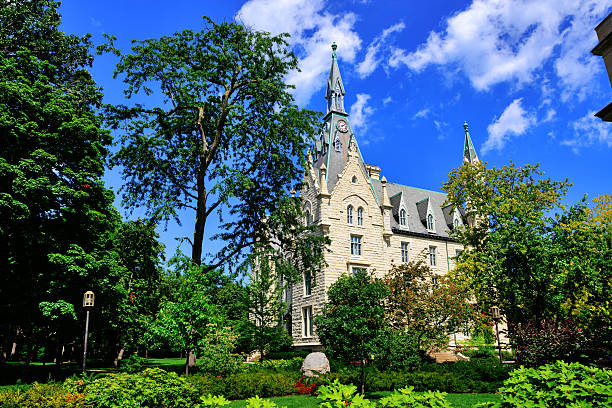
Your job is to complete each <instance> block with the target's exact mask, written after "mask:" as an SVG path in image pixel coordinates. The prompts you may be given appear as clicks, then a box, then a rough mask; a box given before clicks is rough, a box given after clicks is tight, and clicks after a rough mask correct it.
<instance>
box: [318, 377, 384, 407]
mask: <svg viewBox="0 0 612 408" xmlns="http://www.w3.org/2000/svg"><path fill="white" fill-rule="evenodd" d="M317 398H319V399H320V400H321V402H320V403H319V405H320V406H321V407H322V408H344V407H355V408H374V407H375V406H376V404H374V403H372V402H370V400H368V399H366V398H365V397H364V396H363V395H361V394H357V387H355V386H354V385H352V384H350V385H343V384H340V383H339V382H338V381H337V380H336V381H334V382H333V383H331V384H329V385H324V386H322V387H320V388H319V395H318V396H317Z"/></svg>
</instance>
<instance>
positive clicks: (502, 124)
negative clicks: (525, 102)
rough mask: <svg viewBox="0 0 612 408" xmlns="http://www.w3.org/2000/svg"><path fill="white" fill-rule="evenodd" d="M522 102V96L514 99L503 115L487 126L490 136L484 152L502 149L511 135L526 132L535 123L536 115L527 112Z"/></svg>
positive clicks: (483, 148)
mask: <svg viewBox="0 0 612 408" xmlns="http://www.w3.org/2000/svg"><path fill="white" fill-rule="evenodd" d="M521 102H522V99H521V98H519V99H515V100H514V101H512V103H511V104H510V105H508V106H507V107H506V109H504V112H503V113H502V114H501V116H500V117H499V118H497V119H494V120H493V122H492V123H491V124H490V125H489V126H488V127H487V132H488V133H489V136H488V137H487V140H486V141H485V143H484V145H483V147H482V153H483V154H485V153H487V152H488V151H490V150H492V149H497V150H501V149H502V148H503V147H504V146H505V145H506V142H507V141H508V139H510V137H512V136H520V135H522V134H524V133H525V132H526V131H527V129H529V127H531V126H532V125H534V124H535V122H536V120H535V117H534V116H532V115H529V114H527V112H526V111H525V109H523V107H522V106H521Z"/></svg>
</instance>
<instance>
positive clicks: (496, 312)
mask: <svg viewBox="0 0 612 408" xmlns="http://www.w3.org/2000/svg"><path fill="white" fill-rule="evenodd" d="M491 316H492V317H493V320H498V319H499V318H500V317H501V316H500V315H499V307H497V306H493V307H491Z"/></svg>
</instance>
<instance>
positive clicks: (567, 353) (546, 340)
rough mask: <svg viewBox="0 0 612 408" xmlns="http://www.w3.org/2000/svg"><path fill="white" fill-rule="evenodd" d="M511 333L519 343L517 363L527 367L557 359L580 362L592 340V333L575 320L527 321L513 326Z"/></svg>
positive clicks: (517, 344)
mask: <svg viewBox="0 0 612 408" xmlns="http://www.w3.org/2000/svg"><path fill="white" fill-rule="evenodd" d="M511 332H512V333H513V334H512V340H513V342H514V343H515V344H516V362H517V363H518V364H521V365H525V366H527V367H538V366H540V365H543V364H547V363H552V362H554V361H557V360H564V361H568V362H571V361H578V360H580V359H581V357H582V355H583V354H589V350H588V349H589V348H590V347H591V344H592V342H593V339H592V336H590V335H588V334H587V333H586V331H585V330H583V329H582V328H580V327H578V326H577V325H576V324H575V323H574V322H573V321H572V320H566V321H563V322H556V321H554V320H550V319H545V320H543V321H542V322H540V323H535V322H527V323H526V324H517V325H515V326H513V327H512V331H511Z"/></svg>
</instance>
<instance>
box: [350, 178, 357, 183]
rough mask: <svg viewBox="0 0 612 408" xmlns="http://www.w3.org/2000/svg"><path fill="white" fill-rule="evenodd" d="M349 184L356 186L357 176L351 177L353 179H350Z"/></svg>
mask: <svg viewBox="0 0 612 408" xmlns="http://www.w3.org/2000/svg"><path fill="white" fill-rule="evenodd" d="M351 183H353V184H357V176H353V178H352V179H351Z"/></svg>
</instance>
